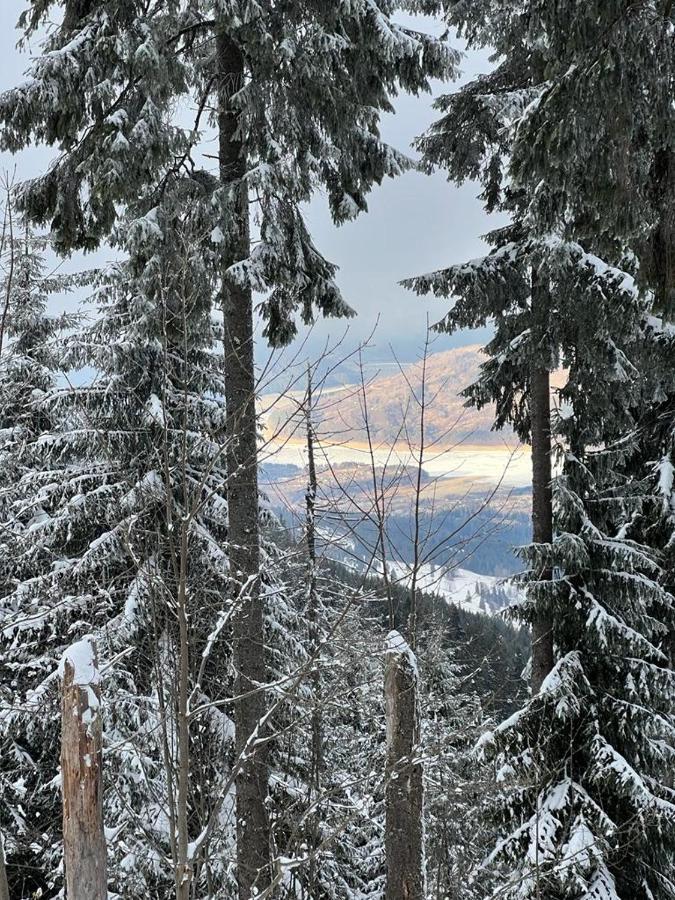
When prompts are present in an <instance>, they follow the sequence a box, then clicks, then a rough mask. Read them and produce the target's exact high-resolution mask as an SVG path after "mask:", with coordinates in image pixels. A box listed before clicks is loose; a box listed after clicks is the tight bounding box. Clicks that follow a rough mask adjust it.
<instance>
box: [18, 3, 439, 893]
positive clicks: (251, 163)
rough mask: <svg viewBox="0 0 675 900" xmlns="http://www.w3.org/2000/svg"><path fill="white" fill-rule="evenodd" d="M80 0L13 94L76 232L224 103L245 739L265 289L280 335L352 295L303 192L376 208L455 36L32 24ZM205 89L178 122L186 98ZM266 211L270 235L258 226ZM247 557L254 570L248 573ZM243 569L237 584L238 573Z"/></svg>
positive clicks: (277, 16)
mask: <svg viewBox="0 0 675 900" xmlns="http://www.w3.org/2000/svg"><path fill="white" fill-rule="evenodd" d="M54 7H56V8H59V9H61V10H62V11H63V13H64V14H63V18H62V20H61V22H60V24H59V25H58V26H56V27H54V28H53V29H52V30H51V32H50V34H49V36H48V38H47V40H46V42H45V45H44V51H45V52H44V53H43V55H42V56H40V57H38V58H37V59H36V60H34V62H33V63H32V65H31V67H30V78H29V79H28V80H27V81H26V82H25V83H24V84H23V85H21V86H20V87H18V88H16V89H14V90H11V91H9V92H7V93H6V94H5V95H3V97H2V98H0V120H1V121H2V123H3V126H4V128H3V135H2V146H3V147H4V148H7V149H10V150H16V149H19V148H21V147H23V146H25V145H26V144H27V143H28V142H29V141H31V140H32V139H38V140H43V141H45V142H47V143H48V144H52V145H56V146H57V147H58V148H59V150H60V155H59V157H58V159H57V160H56V162H55V163H54V165H53V166H52V167H51V168H50V170H49V172H48V173H46V174H45V175H43V176H42V177H39V178H37V179H35V180H33V181H31V182H30V183H28V184H26V185H25V186H24V189H23V191H22V194H21V202H22V204H23V207H24V208H25V210H26V211H27V213H28V215H29V216H30V217H31V218H32V219H35V220H38V221H42V222H47V221H48V222H50V224H51V227H52V230H53V232H54V234H55V238H56V240H57V242H58V244H59V245H60V247H61V248H62V249H63V250H64V252H65V251H68V250H69V249H70V248H73V247H85V248H86V247H93V246H96V245H97V244H98V243H99V242H100V241H101V240H102V239H103V238H105V237H106V236H107V235H108V234H109V232H110V230H111V228H112V226H113V223H114V220H115V217H116V215H117V211H118V210H119V209H120V207H124V206H125V205H126V204H131V205H132V206H133V207H134V208H135V209H136V210H138V212H139V213H140V214H144V213H146V212H149V211H150V210H151V209H153V208H154V207H156V205H157V202H158V198H159V196H161V192H162V188H163V184H164V182H165V179H166V177H167V176H168V174H169V173H170V172H172V171H181V170H183V169H185V168H189V167H190V166H191V165H192V161H193V159H194V158H195V156H196V155H197V154H198V152H199V151H198V145H199V141H200V132H201V131H202V130H203V128H204V125H205V120H206V118H207V112H206V110H209V109H211V110H213V115H212V121H211V124H212V125H214V126H215V128H216V130H217V137H218V148H219V150H218V157H219V169H218V177H217V180H216V182H215V183H214V184H213V185H212V186H211V200H212V204H211V212H212V217H213V229H212V231H211V236H212V239H213V240H214V241H215V242H216V244H217V245H218V246H219V248H220V251H221V256H220V274H221V304H222V308H223V316H224V326H225V327H224V340H225V361H226V376H227V377H226V384H225V388H226V395H227V415H228V434H229V441H228V449H227V455H228V469H229V471H230V473H231V475H230V483H229V487H228V494H229V504H230V512H231V517H230V523H231V524H230V528H231V539H232V543H231V552H232V553H233V559H232V572H233V573H237V575H236V578H235V579H233V584H232V587H231V590H232V591H234V592H238V591H239V590H240V589H241V587H242V585H243V586H245V588H246V595H247V603H246V604H244V605H243V606H242V610H241V615H240V616H237V617H236V620H235V623H234V630H235V634H234V656H235V667H236V670H237V672H238V678H239V681H240V684H239V690H238V694H239V695H240V696H241V698H242V699H241V700H240V701H239V702H238V703H237V705H236V710H235V720H236V723H237V745H238V748H239V749H240V750H241V749H242V747H243V746H244V744H245V743H246V741H247V739H248V737H249V736H250V735H251V733H252V732H253V729H254V728H255V727H256V725H257V723H258V722H259V721H260V719H261V716H262V715H263V714H264V709H265V704H264V700H265V698H264V696H263V694H262V693H261V692H259V691H255V690H249V689H248V688H251V687H252V685H253V684H255V683H260V682H262V681H264V680H265V669H264V653H261V652H260V648H261V646H263V644H264V641H263V613H262V600H261V598H260V592H259V580H258V575H259V555H260V541H259V530H258V523H257V478H256V438H255V409H254V397H253V395H254V387H255V380H254V373H253V321H252V294H253V291H259V292H260V293H261V294H262V295H263V301H262V307H261V309H262V314H263V317H264V318H265V319H266V321H267V325H266V335H267V337H268V339H269V340H270V341H272V342H273V343H280V342H284V341H287V340H289V339H290V338H291V337H292V335H293V333H294V331H295V325H294V316H295V314H296V312H298V313H299V314H300V316H301V317H302V319H303V320H304V321H309V320H311V318H312V316H313V315H314V310H315V309H318V310H320V311H321V312H323V313H324V314H326V315H345V314H348V313H349V311H350V310H349V307H348V306H347V305H346V304H345V302H344V301H343V300H342V298H341V297H340V294H339V291H338V289H337V287H336V286H335V282H334V280H333V275H334V267H333V266H332V265H331V264H330V263H328V262H327V261H326V260H325V259H324V258H323V257H322V256H321V254H320V253H319V252H318V251H317V250H316V248H315V247H314V245H313V243H312V240H311V237H310V235H309V233H308V231H307V229H306V227H305V225H304V222H303V220H302V216H301V214H300V209H299V205H300V203H302V202H303V201H306V200H307V199H308V198H309V197H310V195H311V193H312V191H313V189H314V188H315V187H316V186H318V185H322V186H323V187H324V188H325V189H326V191H327V194H328V198H329V204H330V209H331V212H332V215H333V217H334V219H335V220H336V221H338V222H340V221H344V220H346V219H348V218H351V217H353V216H354V215H356V214H357V213H358V212H359V211H360V210H363V209H364V208H365V206H366V200H365V198H366V194H367V192H368V190H369V189H370V188H371V186H372V185H373V184H374V183H376V182H379V181H380V180H381V179H382V178H383V177H385V176H386V175H394V174H397V173H398V172H400V171H401V170H402V169H403V168H405V167H406V165H407V162H406V160H405V159H404V158H403V157H402V156H401V155H399V154H397V153H396V152H394V151H393V150H392V149H391V148H389V147H387V146H385V145H384V144H383V143H382V142H381V141H380V139H379V136H378V130H377V126H378V119H379V115H380V113H381V112H382V111H386V110H389V109H390V108H391V100H390V97H391V95H392V94H393V93H395V91H396V90H397V89H398V88H399V87H401V88H403V89H405V90H410V91H413V92H416V91H419V90H420V89H425V88H426V87H427V86H428V82H427V79H428V77H429V76H442V75H444V74H446V73H447V72H448V70H449V68H451V66H452V63H453V62H454V58H453V57H452V56H451V55H450V54H449V52H448V51H447V49H446V47H445V45H444V44H443V43H442V42H440V41H436V40H433V39H431V38H428V37H426V36H424V35H422V34H420V33H417V32H415V31H413V30H411V29H410V28H408V27H404V26H402V25H399V24H396V23H395V22H394V20H393V18H392V17H393V14H394V13H395V11H396V8H397V4H396V3H394V2H389V0H378V2H376V3H370V2H368V3H357V4H349V5H347V6H344V5H343V6H337V7H335V6H333V5H330V4H319V5H317V4H315V3H312V2H301V3H292V4H281V5H268V6H265V7H261V6H259V5H255V4H254V5H253V6H251V5H250V3H249V2H248V0H244V2H235V3H231V4H228V5H226V6H224V5H223V4H222V3H218V2H214V0H189V2H188V0H185V2H181V0H171V2H169V3H165V2H164V0H162V2H159V0H152V2H150V3H149V4H148V3H147V2H140V0H132V2H130V3H129V2H122V0H112V2H111V0H107V2H104V0H88V2H85V3H79V2H51V0H29V2H28V4H27V8H26V11H25V12H24V14H23V16H22V19H21V23H22V25H23V27H24V30H25V32H26V33H27V34H28V35H30V34H33V33H34V32H35V31H36V29H37V28H39V26H40V25H41V24H42V23H43V22H44V21H45V20H46V19H47V17H48V15H49V13H50V11H51V10H52V9H53V8H54ZM186 106H192V107H194V108H195V109H196V117H195V119H194V121H193V122H192V123H191V124H190V125H188V126H187V127H179V125H178V123H177V121H176V118H175V116H172V115H171V113H172V112H173V111H174V110H175V109H176V108H184V107H186ZM251 214H253V215H254V216H255V234H256V241H255V243H254V244H252V241H251V232H250V219H251ZM239 573H241V576H240V575H239ZM234 582H237V583H236V584H235V583H234ZM266 795H267V775H266V763H265V753H264V749H263V747H259V748H258V752H257V753H256V754H254V755H252V756H251V757H250V759H249V760H248V762H247V765H246V766H245V768H244V770H243V771H242V773H241V775H240V776H239V778H238V779H237V803H238V805H239V814H238V816H237V822H238V827H239V835H238V852H239V868H238V878H239V886H240V894H241V896H242V897H243V898H248V897H249V896H250V895H251V891H252V888H253V885H254V883H255V884H256V886H257V887H258V888H264V886H265V885H266V884H267V882H268V880H269V871H268V860H269V827H268V823H267V816H266V810H265V797H266Z"/></svg>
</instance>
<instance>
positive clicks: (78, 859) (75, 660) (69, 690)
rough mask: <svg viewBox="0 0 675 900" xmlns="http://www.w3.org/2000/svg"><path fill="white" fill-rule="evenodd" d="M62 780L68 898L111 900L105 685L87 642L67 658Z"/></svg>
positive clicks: (64, 662)
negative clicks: (104, 784)
mask: <svg viewBox="0 0 675 900" xmlns="http://www.w3.org/2000/svg"><path fill="white" fill-rule="evenodd" d="M61 677H62V679H63V688H62V689H63V694H62V705H61V713H62V716H61V779H62V793H63V859H64V868H65V875H66V897H67V900H107V896H108V886H107V877H106V847H105V834H104V831H103V788H102V763H103V753H102V739H101V712H100V703H101V685H100V676H99V672H98V668H97V660H96V644H95V642H94V639H93V638H92V637H90V636H87V637H85V638H83V639H82V640H81V641H78V642H77V643H76V644H73V645H72V647H69V648H68V650H66V652H65V653H64V654H63V659H62V661H61Z"/></svg>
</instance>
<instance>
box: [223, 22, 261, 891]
mask: <svg viewBox="0 0 675 900" xmlns="http://www.w3.org/2000/svg"><path fill="white" fill-rule="evenodd" d="M216 57H217V62H216V64H217V68H218V129H219V154H220V181H221V184H222V185H223V187H224V188H225V189H227V190H229V191H231V192H233V194H234V196H235V198H236V200H235V203H233V204H232V205H231V207H230V209H231V218H230V220H229V221H228V222H227V223H226V226H227V227H226V229H224V230H226V231H227V233H228V239H227V240H226V242H225V245H224V246H225V251H224V258H223V288H222V309H223V325H224V341H225V403H226V416H227V468H228V482H227V491H228V510H229V551H230V567H231V572H232V591H233V597H234V600H235V602H236V603H237V606H238V612H237V613H236V616H235V617H234V620H233V657H234V667H235V671H236V694H237V697H239V698H240V699H239V700H237V702H236V703H235V730H236V737H235V748H236V751H237V755H238V756H239V755H240V754H242V752H243V751H244V748H245V747H246V745H247V743H248V742H249V739H250V738H251V736H252V735H253V733H254V731H256V729H258V728H259V724H260V721H261V719H262V717H263V716H264V714H265V707H266V703H265V696H264V693H263V691H262V690H259V688H260V687H261V686H262V685H264V683H265V678H266V671H265V647H264V617H263V603H262V599H261V594H260V584H259V576H260V535H259V527H258V460H257V422H256V411H255V371H254V357H253V298H252V295H251V290H250V289H249V288H247V287H242V286H241V285H239V284H236V283H235V282H234V280H233V279H232V278H230V277H229V276H228V275H227V270H228V268H229V267H230V266H231V265H233V264H234V263H236V262H239V261H240V260H242V259H246V258H247V257H248V256H249V255H250V234H249V210H248V193H247V190H246V187H245V185H244V184H243V183H242V178H243V176H244V175H245V173H246V150H245V147H244V145H243V144H242V142H241V140H240V138H239V136H238V135H237V127H238V121H239V114H238V111H237V109H236V107H235V106H234V103H233V99H232V98H233V96H234V94H236V92H237V91H238V90H239V89H240V88H241V86H242V85H243V81H244V59H243V56H242V53H241V51H240V49H239V47H238V46H237V45H236V44H235V43H234V42H233V41H232V40H231V38H230V37H229V35H227V34H226V33H225V32H223V31H221V30H218V31H217V33H216ZM232 235H233V236H232ZM259 736H260V737H263V735H262V734H261V735H259ZM235 783H236V810H237V881H238V886H239V897H240V900H249V898H250V897H251V896H252V895H253V894H254V893H259V892H260V891H262V890H264V889H265V888H266V887H267V886H268V884H269V880H270V869H269V856H270V836H269V822H268V817H267V810H266V802H265V801H266V798H267V794H268V771H267V754H266V753H265V750H264V746H263V745H258V746H255V747H249V749H248V751H247V752H246V756H245V758H244V759H243V760H241V765H240V771H239V773H238V774H237V776H236V782H235Z"/></svg>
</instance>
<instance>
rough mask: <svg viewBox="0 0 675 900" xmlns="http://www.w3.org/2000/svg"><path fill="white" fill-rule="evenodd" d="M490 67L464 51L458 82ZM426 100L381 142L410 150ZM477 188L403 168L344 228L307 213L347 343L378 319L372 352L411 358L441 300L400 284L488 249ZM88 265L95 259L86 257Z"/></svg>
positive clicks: (5, 73)
mask: <svg viewBox="0 0 675 900" xmlns="http://www.w3.org/2000/svg"><path fill="white" fill-rule="evenodd" d="M23 6H24V3H23V0H0V90H5V89H6V88H9V87H11V86H13V85H14V84H17V83H18V82H19V81H20V80H21V77H22V74H23V72H24V71H25V70H26V68H27V66H28V63H29V57H28V55H27V54H26V53H25V52H24V53H20V52H19V51H18V50H17V48H16V41H17V39H18V32H17V31H16V30H15V23H16V19H17V18H18V15H19V13H20V12H21V9H22V8H23ZM35 49H36V48H35ZM488 68H489V62H488V59H487V54H472V55H470V56H467V57H465V59H464V61H463V63H462V70H463V73H462V77H461V79H460V80H459V81H458V82H456V84H461V83H463V82H464V81H466V80H468V79H470V78H471V77H473V76H474V75H476V74H477V73H478V72H482V71H486V70H487V69H488ZM452 89H453V86H451V85H447V86H443V87H441V86H438V91H441V90H443V91H448V90H452ZM432 99H433V98H432V97H430V96H428V95H424V96H421V97H410V96H402V97H399V98H398V100H397V101H396V109H397V112H396V115H392V116H387V118H386V120H385V121H384V123H383V136H384V138H385V139H386V140H387V141H389V142H390V143H392V144H394V145H395V146H396V147H398V148H399V149H402V150H406V151H408V150H409V149H410V142H411V140H412V139H413V138H414V137H415V136H416V135H418V134H420V133H421V132H423V131H424V130H425V129H426V128H427V126H428V125H429V124H430V123H431V122H432V121H433V118H434V115H435V114H434V111H433V110H432V108H431V104H432ZM52 153H53V151H52V150H50V149H49V148H36V149H31V150H30V151H27V152H25V153H22V154H20V155H19V156H17V157H15V158H12V157H11V156H10V155H9V154H0V169H13V168H14V166H15V165H16V171H17V176H18V178H23V177H30V176H31V175H34V174H36V173H38V172H40V171H42V170H43V169H44V168H45V167H46V165H47V163H48V161H49V159H50V158H51V156H52ZM477 193H478V187H477V186H476V185H472V184H468V185H464V186H462V187H461V188H458V187H455V186H454V185H449V184H448V183H447V182H446V181H445V179H444V177H443V175H442V174H436V175H433V176H425V175H421V174H419V173H415V172H409V173H407V174H406V175H404V176H402V177H400V178H397V179H394V180H388V181H387V182H386V183H385V184H383V185H382V186H381V187H379V188H376V189H375V190H374V191H373V192H372V194H371V196H370V200H369V212H368V214H367V215H362V216H361V217H360V218H359V219H358V220H356V221H355V222H351V223H348V224H347V225H343V226H342V227H340V228H335V227H334V226H333V225H332V223H331V222H330V219H329V216H328V213H327V208H326V204H325V203H324V202H323V199H322V198H320V197H319V198H317V199H316V201H315V202H313V203H312V205H311V206H310V207H309V209H308V210H307V211H306V217H307V221H308V224H309V226H310V229H311V231H312V234H313V236H314V239H315V242H316V244H317V246H318V247H319V249H320V250H321V251H322V252H323V253H324V254H325V255H326V256H327V257H328V258H329V259H331V260H332V261H334V262H336V263H337V264H338V265H339V267H340V272H339V277H338V281H339V284H340V287H341V288H342V290H343V292H344V295H345V298H346V299H347V301H348V302H349V303H350V304H351V306H352V307H353V308H354V309H355V310H356V311H357V313H358V319H357V320H356V321H352V323H351V324H350V332H349V339H348V340H349V343H350V344H351V343H355V342H356V340H357V338H360V337H361V336H363V335H366V334H368V333H369V332H370V331H371V329H372V327H373V324H374V322H375V321H376V319H377V318H378V316H379V326H378V330H377V337H376V344H377V356H378V357H380V358H382V356H383V355H384V354H385V352H386V348H387V345H388V344H389V343H390V342H391V343H392V344H393V345H394V347H395V348H396V350H397V352H398V353H399V354H400V355H401V357H402V358H404V359H409V358H411V357H412V356H413V355H414V353H415V349H416V347H417V346H418V345H419V344H420V343H421V340H422V337H423V333H424V327H425V316H426V310H427V309H429V311H430V317H431V319H432V321H433V320H435V319H437V318H440V317H441V315H442V314H443V309H444V307H443V301H439V300H432V301H430V302H429V303H428V304H427V303H425V302H424V301H422V300H420V299H419V298H417V297H415V296H414V295H412V294H410V293H408V292H407V291H404V290H403V289H401V288H400V287H398V285H397V282H398V280H399V279H401V278H404V277H406V276H408V275H415V274H421V273H423V272H427V271H430V270H432V269H436V268H440V267H442V266H445V265H448V264H450V263H454V262H461V261H463V260H466V259H470V258H472V257H475V256H478V255H481V254H483V253H484V252H485V250H486V246H485V244H484V243H483V242H482V241H481V237H480V236H481V235H482V234H484V233H485V232H486V231H488V230H489V229H490V228H491V227H494V226H495V225H497V224H499V223H498V222H497V221H496V220H495V219H494V218H492V219H490V218H488V217H487V216H486V215H485V213H484V212H483V210H482V208H481V204H480V202H479V201H478V200H477V199H476V195H477ZM101 258H105V255H104V254H103V255H102V256H101ZM88 263H89V265H91V260H89V261H88ZM342 331H343V326H341V325H336V323H335V322H332V323H325V324H324V325H321V326H319V327H317V328H315V329H314V332H313V334H312V340H311V344H312V345H313V346H317V344H318V342H319V341H323V340H324V339H325V336H326V335H327V334H328V333H329V332H330V333H331V335H336V334H339V333H341V332H342ZM473 340H476V335H462V336H460V337H459V338H458V339H457V340H451V339H450V338H447V337H443V338H441V339H440V340H439V342H438V343H437V344H436V347H437V349H439V350H440V349H444V348H445V347H449V346H451V345H452V344H453V343H458V342H459V343H467V342H469V341H473Z"/></svg>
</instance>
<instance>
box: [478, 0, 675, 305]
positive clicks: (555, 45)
mask: <svg viewBox="0 0 675 900" xmlns="http://www.w3.org/2000/svg"><path fill="white" fill-rule="evenodd" d="M488 5H490V4H488ZM499 6H500V12H499V22H498V25H497V27H496V28H492V29H491V36H490V40H491V42H492V46H494V47H495V49H496V50H497V51H498V52H501V53H506V54H507V55H510V54H512V52H513V48H514V47H515V46H520V47H523V48H525V52H526V53H528V54H531V55H534V54H537V55H538V56H539V57H540V59H541V65H540V68H539V72H538V78H537V79H536V84H535V85H534V89H535V99H534V102H532V103H531V104H529V105H527V107H525V108H524V109H523V111H522V115H521V116H520V117H519V119H518V122H517V127H516V128H515V129H514V131H513V145H512V154H511V161H510V172H511V175H512V177H513V179H514V182H515V184H517V185H518V187H519V188H521V189H523V190H525V191H526V192H527V196H528V200H527V203H528V211H529V214H530V215H531V216H532V219H533V222H534V223H535V227H536V228H537V230H538V231H549V230H551V229H552V228H562V229H564V230H565V234H566V236H569V237H573V238H576V239H578V240H582V241H586V240H589V239H590V240H592V241H593V242H594V246H595V247H596V248H597V249H599V251H600V252H601V253H602V254H603V255H605V256H606V255H611V254H612V253H614V252H616V247H617V246H618V247H619V248H624V247H626V246H628V247H630V249H631V250H632V251H633V252H634V253H635V254H636V256H637V258H638V259H639V261H640V267H639V278H640V282H641V284H642V286H645V287H648V288H650V289H652V290H653V291H654V292H655V295H656V302H657V306H658V307H659V309H660V311H662V312H670V313H671V314H672V313H675V214H674V213H673V198H674V197H675V110H673V105H672V95H673V89H674V88H675V42H674V41H673V31H674V30H675V11H674V10H673V6H672V4H671V3H670V2H669V0H662V2H655V3H648V4H637V5H635V4H633V3H631V2H630V0H612V2H608V3H602V4H581V5H580V4H577V3H574V2H563V3H551V2H549V0H527V2H525V3H522V4H513V5H511V6H510V7H507V8H506V9H504V8H503V6H501V5H499ZM496 8H497V5H494V8H493V14H494V9H496ZM484 34H485V32H484ZM599 105H601V106H602V108H603V109H606V110H611V114H610V115H607V116H598V115H597V110H598V107H599Z"/></svg>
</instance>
